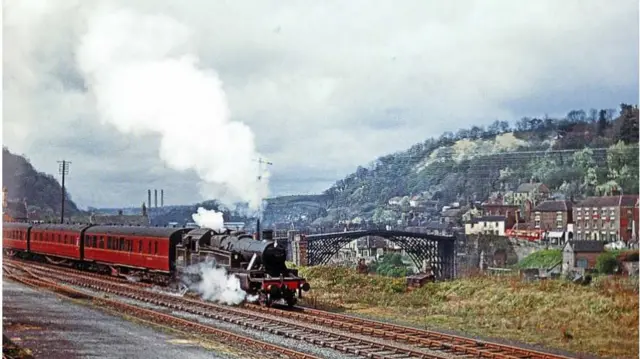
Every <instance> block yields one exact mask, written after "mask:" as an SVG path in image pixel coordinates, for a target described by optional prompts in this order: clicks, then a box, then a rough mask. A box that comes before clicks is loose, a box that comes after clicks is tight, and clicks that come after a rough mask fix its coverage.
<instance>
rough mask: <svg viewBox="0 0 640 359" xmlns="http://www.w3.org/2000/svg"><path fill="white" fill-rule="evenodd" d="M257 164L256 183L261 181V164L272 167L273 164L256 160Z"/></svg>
mask: <svg viewBox="0 0 640 359" xmlns="http://www.w3.org/2000/svg"><path fill="white" fill-rule="evenodd" d="M256 162H258V181H261V180H262V164H263V163H264V164H265V165H269V166H271V165H273V163H271V162H269V161H263V160H262V158H258V160H257V161H256Z"/></svg>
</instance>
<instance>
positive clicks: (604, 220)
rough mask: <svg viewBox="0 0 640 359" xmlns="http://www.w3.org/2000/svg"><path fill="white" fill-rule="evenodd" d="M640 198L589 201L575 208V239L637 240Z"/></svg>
mask: <svg viewBox="0 0 640 359" xmlns="http://www.w3.org/2000/svg"><path fill="white" fill-rule="evenodd" d="M637 205H638V195H620V196H606V197H589V198H587V199H585V200H583V201H582V202H580V203H578V204H576V205H575V206H574V207H573V218H574V221H575V238H576V239H577V240H596V241H603V242H616V241H620V240H622V241H624V242H625V243H629V242H632V240H633V239H634V233H635V238H636V240H637V233H638V231H637V223H638V210H637V208H638V207H637Z"/></svg>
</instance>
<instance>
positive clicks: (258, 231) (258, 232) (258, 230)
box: [256, 219, 260, 241]
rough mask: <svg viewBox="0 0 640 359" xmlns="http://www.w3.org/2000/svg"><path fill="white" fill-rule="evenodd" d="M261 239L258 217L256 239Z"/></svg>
mask: <svg viewBox="0 0 640 359" xmlns="http://www.w3.org/2000/svg"><path fill="white" fill-rule="evenodd" d="M259 240H260V220H259V219H258V222H257V224H256V241H259Z"/></svg>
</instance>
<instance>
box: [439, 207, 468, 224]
mask: <svg viewBox="0 0 640 359" xmlns="http://www.w3.org/2000/svg"><path fill="white" fill-rule="evenodd" d="M463 213H464V210H463V209H461V208H451V209H447V210H445V211H443V212H442V213H441V214H440V223H445V224H452V225H454V226H457V225H459V224H460V220H461V219H462V214H463Z"/></svg>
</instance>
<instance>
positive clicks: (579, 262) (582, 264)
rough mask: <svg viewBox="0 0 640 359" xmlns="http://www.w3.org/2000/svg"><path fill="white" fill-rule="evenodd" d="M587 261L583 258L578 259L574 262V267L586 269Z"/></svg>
mask: <svg viewBox="0 0 640 359" xmlns="http://www.w3.org/2000/svg"><path fill="white" fill-rule="evenodd" d="M587 263H588V262H587V260H586V259H585V258H578V260H576V267H578V268H587Z"/></svg>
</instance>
